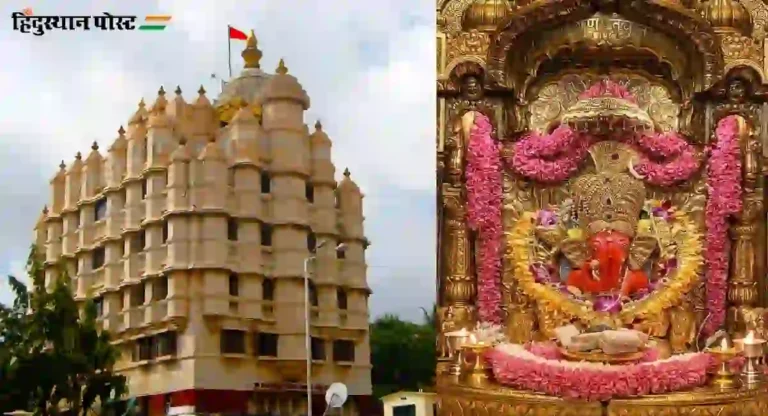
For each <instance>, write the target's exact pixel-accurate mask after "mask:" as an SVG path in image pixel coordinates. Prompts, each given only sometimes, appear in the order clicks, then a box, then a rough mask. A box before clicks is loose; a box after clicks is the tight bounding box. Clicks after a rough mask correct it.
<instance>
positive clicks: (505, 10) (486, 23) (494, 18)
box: [461, 0, 511, 32]
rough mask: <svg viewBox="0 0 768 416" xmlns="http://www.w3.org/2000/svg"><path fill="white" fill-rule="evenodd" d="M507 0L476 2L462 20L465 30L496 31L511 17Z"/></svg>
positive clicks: (479, 0)
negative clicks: (502, 22)
mask: <svg viewBox="0 0 768 416" xmlns="http://www.w3.org/2000/svg"><path fill="white" fill-rule="evenodd" d="M510 12H511V9H510V7H509V3H508V2H507V0H475V1H474V2H473V3H472V5H471V6H469V7H468V8H467V10H466V11H465V12H464V14H463V16H462V19H461V26H462V27H463V28H464V30H482V31H486V32H494V31H496V26H498V24H499V23H500V22H501V21H503V20H504V19H506V18H507V16H509V14H510Z"/></svg>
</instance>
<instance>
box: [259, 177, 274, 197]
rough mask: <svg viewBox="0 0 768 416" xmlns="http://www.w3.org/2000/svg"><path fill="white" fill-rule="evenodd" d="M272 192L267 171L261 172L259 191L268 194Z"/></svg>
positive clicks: (270, 179)
mask: <svg viewBox="0 0 768 416" xmlns="http://www.w3.org/2000/svg"><path fill="white" fill-rule="evenodd" d="M270 192H272V178H271V177H270V176H269V172H261V193H262V194H268V193H270Z"/></svg>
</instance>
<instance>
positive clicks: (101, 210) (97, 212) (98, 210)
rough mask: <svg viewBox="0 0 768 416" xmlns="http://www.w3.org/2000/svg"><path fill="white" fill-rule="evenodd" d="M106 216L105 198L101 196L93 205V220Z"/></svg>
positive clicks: (99, 219)
mask: <svg viewBox="0 0 768 416" xmlns="http://www.w3.org/2000/svg"><path fill="white" fill-rule="evenodd" d="M106 216H107V198H101V199H99V200H97V201H96V204H95V205H94V207H93V220H94V221H101V220H103V219H104V217H106Z"/></svg>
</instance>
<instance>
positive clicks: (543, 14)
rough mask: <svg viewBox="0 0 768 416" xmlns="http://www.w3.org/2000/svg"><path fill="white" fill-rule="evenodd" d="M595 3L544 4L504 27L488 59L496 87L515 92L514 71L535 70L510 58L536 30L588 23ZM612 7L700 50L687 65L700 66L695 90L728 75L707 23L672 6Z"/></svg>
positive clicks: (512, 18)
mask: <svg viewBox="0 0 768 416" xmlns="http://www.w3.org/2000/svg"><path fill="white" fill-rule="evenodd" d="M593 4H594V3H593V2H589V1H585V0H560V1H551V2H541V3H540V4H537V7H527V8H523V9H520V10H518V11H517V12H516V13H514V14H513V15H512V16H510V18H509V19H507V21H506V22H505V24H503V25H501V26H500V29H501V31H500V33H499V36H498V38H497V40H496V41H495V42H492V44H491V50H490V52H489V58H488V69H489V75H490V81H491V85H493V86H494V87H497V88H514V82H513V81H512V80H513V79H514V78H515V77H514V76H513V77H512V78H511V79H510V77H509V75H510V74H508V70H509V69H510V68H513V69H515V70H520V71H529V70H530V69H531V68H530V67H529V65H523V66H520V67H517V68H516V67H515V66H513V65H510V62H508V60H509V58H510V56H513V55H518V54H519V53H520V51H521V50H523V49H525V48H526V47H527V44H526V43H524V42H527V39H528V38H526V37H525V36H522V34H523V33H524V32H529V31H531V32H533V31H534V28H536V27H538V26H540V25H544V24H546V25H547V26H548V27H552V26H553V25H556V24H557V23H563V22H566V21H574V20H577V19H585V18H588V17H589V16H590V15H591V14H592V13H594V12H593V9H592V7H593ZM610 4H611V5H612V6H614V5H615V6H618V10H617V11H618V13H619V14H621V15H622V16H626V17H627V19H630V20H632V21H636V22H638V23H641V24H646V25H647V26H649V27H651V28H653V29H655V30H658V31H661V32H663V33H666V34H667V35H669V36H670V37H671V38H673V39H677V40H678V41H679V42H680V43H682V44H687V45H690V46H689V47H690V48H691V49H692V50H694V51H696V53H694V54H692V56H690V57H689V58H691V59H689V60H688V61H687V62H696V64H694V65H693V66H692V67H693V68H692V69H693V70H694V71H695V72H694V73H691V74H689V75H688V76H686V79H687V80H689V81H690V82H691V84H692V86H691V88H690V89H691V90H692V91H701V90H704V89H707V88H709V86H711V85H712V84H713V83H714V82H715V81H717V80H718V79H719V78H720V76H721V74H722V71H723V58H722V52H721V51H720V48H719V44H718V42H717V39H716V37H715V33H714V32H713V30H712V28H711V26H710V25H709V23H708V22H707V21H706V19H704V18H703V17H701V16H699V15H697V14H696V13H691V12H690V11H688V10H685V9H683V8H681V7H680V6H675V5H672V4H670V3H668V2H645V1H629V2H618V3H612V2H610ZM614 11H616V10H614ZM541 46H542V45H541V44H536V45H534V47H541ZM547 46H549V45H547ZM681 49H685V48H681Z"/></svg>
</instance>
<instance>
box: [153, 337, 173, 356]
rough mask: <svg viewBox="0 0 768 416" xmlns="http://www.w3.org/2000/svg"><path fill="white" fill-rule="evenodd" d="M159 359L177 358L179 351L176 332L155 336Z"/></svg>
mask: <svg viewBox="0 0 768 416" xmlns="http://www.w3.org/2000/svg"><path fill="white" fill-rule="evenodd" d="M154 338H155V347H156V353H155V355H156V356H157V357H167V356H175V355H176V351H177V338H178V337H177V334H176V331H166V332H163V333H160V334H157V335H155V336H154Z"/></svg>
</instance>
